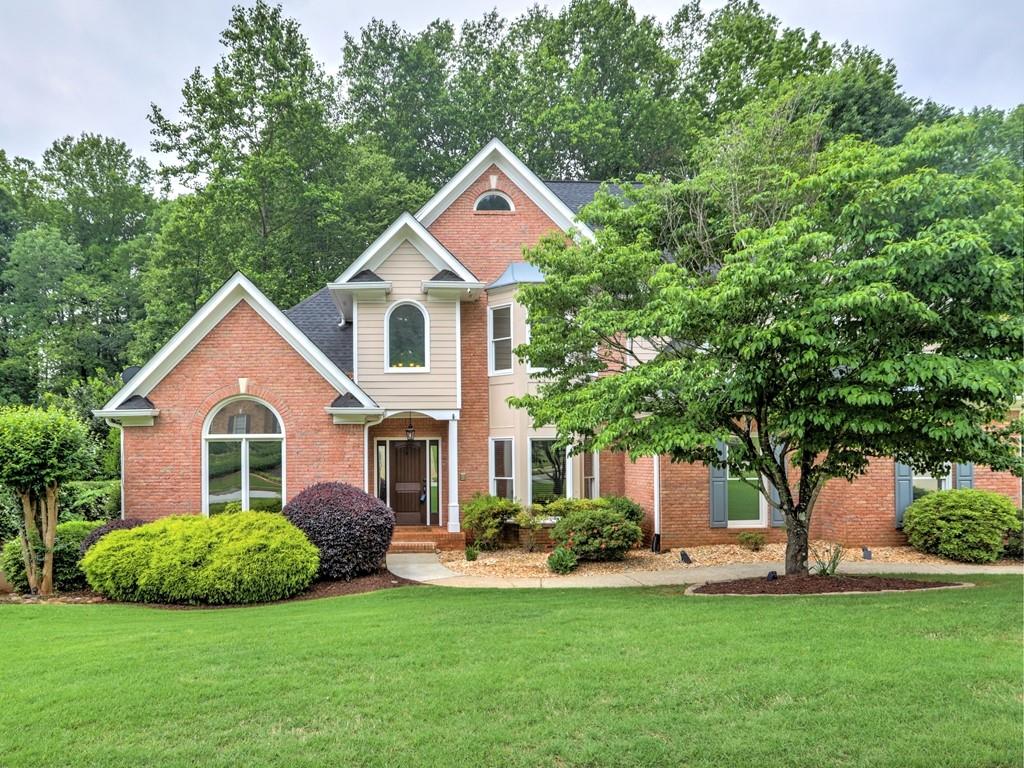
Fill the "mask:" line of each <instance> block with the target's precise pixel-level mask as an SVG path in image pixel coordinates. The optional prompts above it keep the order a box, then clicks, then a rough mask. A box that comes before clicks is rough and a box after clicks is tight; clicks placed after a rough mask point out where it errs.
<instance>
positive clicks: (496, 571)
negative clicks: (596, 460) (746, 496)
mask: <svg viewBox="0 0 1024 768" xmlns="http://www.w3.org/2000/svg"><path fill="white" fill-rule="evenodd" d="M831 544H832V543H831V542H828V541H814V542H812V543H811V553H812V556H811V558H810V562H811V564H812V565H813V563H814V557H813V552H814V550H815V549H817V550H818V551H819V552H822V553H823V554H824V550H825V549H826V548H827V547H829V546H831ZM685 549H686V553H687V554H688V555H689V556H690V559H691V560H692V562H691V563H690V564H686V563H683V562H681V561H680V560H679V549H672V550H667V551H664V552H662V553H661V554H655V553H654V552H651V551H650V550H647V549H632V550H630V551H629V552H627V553H626V559H625V560H622V561H618V562H608V563H589V562H584V563H580V564H579V567H578V568H577V569H576V570H575V571H573V572H572V574H570V575H573V576H578V575H584V574H603V573H626V572H628V571H668V570H685V569H688V568H702V567H705V566H709V565H733V564H736V563H766V562H776V563H782V562H784V561H785V559H786V545H785V544H765V545H764V546H763V547H762V548H761V549H760V550H759V551H757V552H752V551H750V550H749V549H747V548H746V547H741V546H739V545H738V544H708V545H703V546H697V547H686V548H685ZM549 554H550V552H549V551H539V552H524V551H522V550H520V549H500V550H496V551H493V552H481V553H480V556H479V557H478V558H477V559H476V560H475V561H472V562H470V561H467V560H466V557H465V554H464V553H463V552H462V551H461V550H455V551H449V552H441V554H440V557H441V564H442V565H444V566H445V567H446V568H448V569H450V570H452V571H455V572H456V573H460V574H464V575H466V576H498V577H500V578H541V577H543V578H559V575H558V574H555V573H552V572H551V571H549V570H548V566H547V558H548V555H549ZM871 555H872V556H871V562H873V563H915V564H933V565H948V564H950V563H953V561H952V560H947V559H946V558H944V557H938V556H937V555H927V554H924V553H922V552H918V551H917V550H916V549H914V548H912V547H873V548H872V549H871ZM863 561H864V558H863V556H862V553H861V550H860V548H859V547H857V548H856V549H854V548H849V549H847V548H844V549H843V562H844V563H854V562H863ZM1014 562H1017V561H1014ZM984 567H985V566H983V565H981V566H978V568H979V569H984Z"/></svg>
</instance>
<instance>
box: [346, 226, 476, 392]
mask: <svg viewBox="0 0 1024 768" xmlns="http://www.w3.org/2000/svg"><path fill="white" fill-rule="evenodd" d="M375 271H376V273H377V274H378V275H379V276H380V278H381V279H382V280H389V281H391V293H390V294H388V295H387V296H386V297H385V298H384V299H366V298H363V299H359V300H358V302H357V304H356V310H355V314H356V317H355V323H356V345H357V346H356V372H355V373H356V381H357V383H358V384H359V386H361V387H362V388H363V389H364V390H365V391H366V392H367V394H369V395H370V397H372V398H373V399H374V400H376V401H377V402H378V403H379V404H380V405H381V406H383V407H385V408H456V407H457V402H458V398H457V393H456V387H457V378H458V377H457V374H456V370H457V365H458V357H457V354H456V342H455V340H456V323H457V322H458V314H457V313H458V306H457V301H456V300H447V299H445V300H439V299H428V298H427V296H426V295H425V294H424V293H423V291H422V290H421V286H420V284H421V282H422V281H423V280H429V279H430V278H431V277H433V276H434V275H435V274H436V273H437V269H435V268H434V267H433V266H432V265H431V264H430V262H428V261H427V260H426V259H425V258H424V257H423V256H422V255H421V254H420V253H419V251H417V250H416V248H414V247H413V245H412V244H411V243H409V242H408V241H405V242H403V243H402V244H401V245H399V246H398V247H397V248H396V249H395V251H394V252H393V253H392V254H391V255H390V256H389V257H388V258H387V259H386V260H385V261H384V263H383V264H381V265H380V267H379V268H378V269H376V270H375ZM409 300H411V301H416V302H418V303H419V304H421V305H422V306H423V308H424V309H425V310H426V311H427V315H428V317H429V320H430V356H429V359H428V361H427V364H428V367H429V371H427V372H416V373H408V372H394V371H388V370H385V362H386V356H385V343H386V336H385V328H384V318H385V315H386V314H387V311H388V308H389V307H391V306H392V305H394V304H397V303H399V302H402V301H409Z"/></svg>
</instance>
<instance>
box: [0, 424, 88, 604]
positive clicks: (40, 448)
mask: <svg viewBox="0 0 1024 768" xmlns="http://www.w3.org/2000/svg"><path fill="white" fill-rule="evenodd" d="M92 458H93V457H92V442H91V441H90V439H89V429H88V427H86V425H85V424H84V423H83V422H82V421H81V420H80V419H77V418H75V417H74V416H71V415H70V414H68V413H65V412H64V411H61V410H58V409H56V408H46V409H43V408H31V407H27V406H15V407H10V408H3V409H0V484H2V485H5V486H7V487H8V488H10V489H11V490H13V491H14V492H15V493H16V494H17V495H18V497H19V498H20V500H21V508H22V514H23V520H22V525H21V527H20V531H19V534H20V539H21V552H22V557H23V558H24V560H25V573H26V576H27V577H28V585H29V589H30V590H31V591H32V593H33V594H36V593H38V594H42V595H49V594H52V592H53V548H54V544H55V542H56V538H57V512H58V509H57V503H58V502H57V491H58V490H59V488H60V486H61V484H62V483H64V482H66V481H68V480H72V479H74V478H76V477H80V476H81V474H82V473H83V472H84V471H86V470H87V469H88V468H89V466H90V465H91V462H92ZM40 560H41V561H42V569H41V570H40V568H39V562H40Z"/></svg>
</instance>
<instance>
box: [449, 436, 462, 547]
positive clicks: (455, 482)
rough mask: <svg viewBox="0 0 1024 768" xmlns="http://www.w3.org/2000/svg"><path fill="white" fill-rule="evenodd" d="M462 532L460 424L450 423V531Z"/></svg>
mask: <svg viewBox="0 0 1024 768" xmlns="http://www.w3.org/2000/svg"><path fill="white" fill-rule="evenodd" d="M461 530H462V527H461V521H460V520H459V422H458V421H456V420H455V419H452V420H451V421H449V422H448V531H449V532H450V533H458V532H459V531H461Z"/></svg>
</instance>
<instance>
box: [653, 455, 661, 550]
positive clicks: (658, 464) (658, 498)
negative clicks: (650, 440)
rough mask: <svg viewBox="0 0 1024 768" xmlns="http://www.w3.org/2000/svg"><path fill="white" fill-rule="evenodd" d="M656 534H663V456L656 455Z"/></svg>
mask: <svg viewBox="0 0 1024 768" xmlns="http://www.w3.org/2000/svg"><path fill="white" fill-rule="evenodd" d="M654 532H655V533H661V455H660V454H655V455H654Z"/></svg>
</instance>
